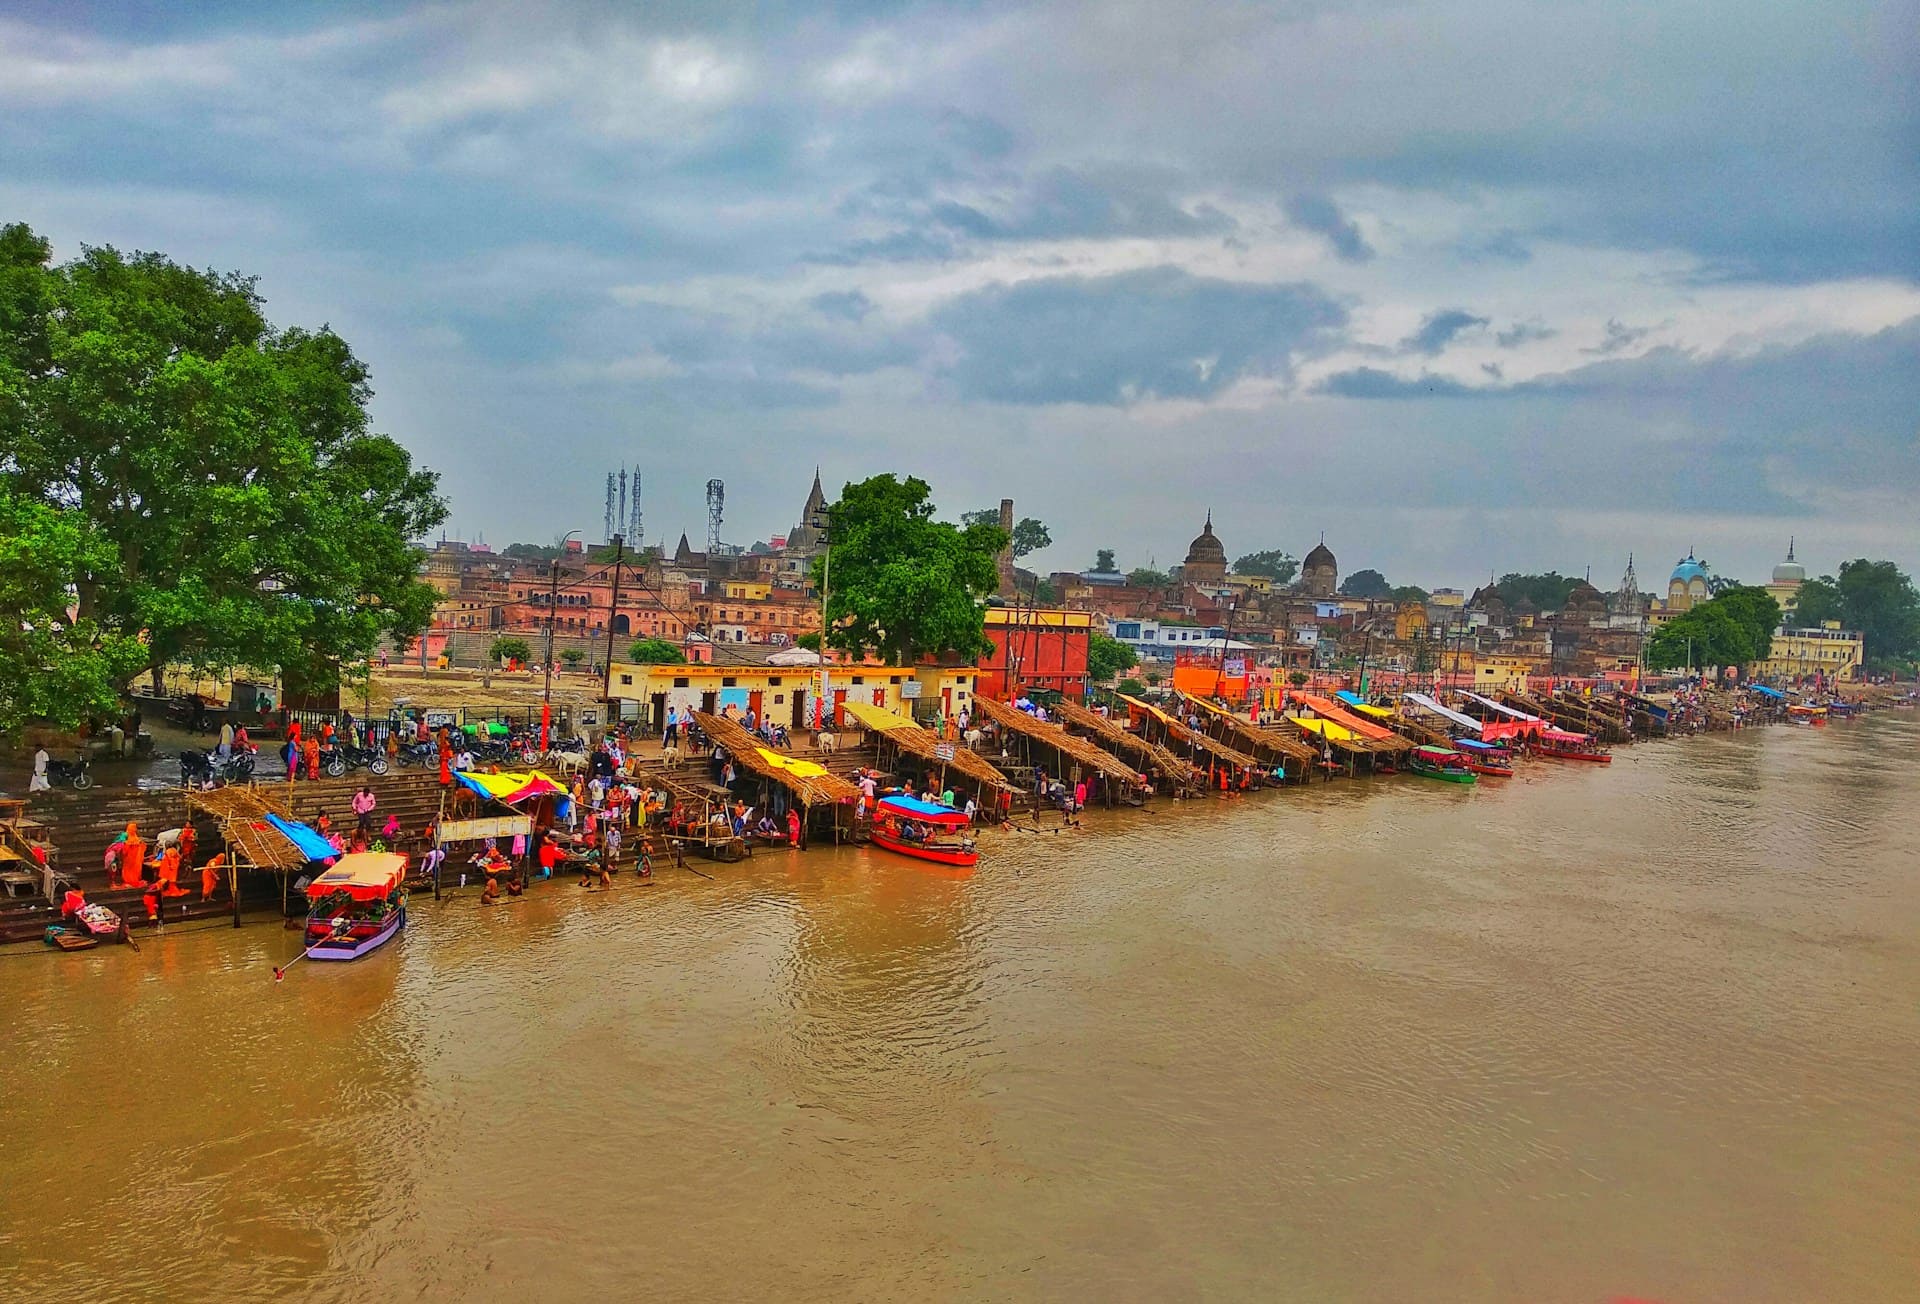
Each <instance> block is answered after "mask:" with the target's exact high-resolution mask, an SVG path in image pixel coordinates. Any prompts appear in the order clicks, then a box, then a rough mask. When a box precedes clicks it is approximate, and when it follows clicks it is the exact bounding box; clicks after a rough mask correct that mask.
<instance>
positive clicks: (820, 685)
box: [607, 661, 972, 732]
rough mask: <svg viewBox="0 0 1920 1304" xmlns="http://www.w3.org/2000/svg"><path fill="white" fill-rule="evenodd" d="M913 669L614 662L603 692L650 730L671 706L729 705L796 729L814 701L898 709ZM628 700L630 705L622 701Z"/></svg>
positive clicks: (808, 719) (805, 724) (810, 718)
mask: <svg viewBox="0 0 1920 1304" xmlns="http://www.w3.org/2000/svg"><path fill="white" fill-rule="evenodd" d="M918 673H919V672H918V671H916V670H911V669H908V668H906V667H904V666H855V665H825V666H817V665H815V666H764V665H763V666H730V665H725V664H719V665H676V666H642V665H634V664H632V663H630V662H624V661H616V662H614V663H613V665H612V667H611V668H610V669H609V670H608V672H607V698H608V700H609V701H614V702H619V703H621V704H622V706H621V709H620V711H619V714H620V716H621V717H622V718H625V719H639V720H642V721H644V722H646V723H647V724H648V725H649V726H651V727H652V728H653V729H654V730H655V731H656V732H657V731H658V730H659V729H660V727H661V726H662V725H664V724H665V723H666V717H667V708H668V707H670V706H671V707H678V708H679V709H680V710H681V711H683V712H684V711H708V712H712V713H714V714H719V713H720V712H722V711H724V710H726V709H727V708H728V707H732V708H734V714H735V715H744V714H745V713H746V712H748V711H751V712H753V714H754V716H755V718H756V719H761V720H766V719H771V720H773V721H775V722H776V723H779V724H783V725H785V726H787V728H789V729H794V730H799V729H808V728H812V727H813V722H814V707H815V705H816V704H825V705H827V706H828V707H829V709H830V710H833V711H835V712H837V711H838V708H839V706H840V704H841V703H843V702H847V701H859V702H868V703H871V704H872V705H874V706H878V707H884V708H885V709H886V710H889V711H898V710H900V709H901V703H902V701H903V700H907V701H909V702H910V701H911V700H912V699H911V698H910V697H905V696H904V695H903V686H904V685H906V684H910V683H912V684H918V683H919V682H920V681H919V680H918V679H917V678H916V676H917V674H918ZM963 673H967V674H971V673H972V672H971V671H970V670H964V671H963ZM915 691H924V690H915ZM969 694H971V685H969ZM969 700H971V699H970V698H969ZM629 702H630V703H633V704H634V705H633V706H632V707H627V706H626V705H625V704H626V703H629ZM841 718H842V719H844V715H842V717H841ZM836 727H839V724H838V722H836Z"/></svg>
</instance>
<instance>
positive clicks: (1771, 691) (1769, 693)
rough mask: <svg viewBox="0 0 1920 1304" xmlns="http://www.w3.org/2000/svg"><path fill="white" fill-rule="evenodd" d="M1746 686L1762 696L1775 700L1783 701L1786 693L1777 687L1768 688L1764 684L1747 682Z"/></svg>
mask: <svg viewBox="0 0 1920 1304" xmlns="http://www.w3.org/2000/svg"><path fill="white" fill-rule="evenodd" d="M1747 687H1748V688H1749V689H1751V690H1753V691H1754V692H1756V693H1758V694H1760V696H1762V697H1771V698H1772V699H1773V700H1774V701H1776V702H1784V701H1786V700H1787V695H1786V694H1785V693H1783V692H1781V691H1780V690H1779V689H1777V688H1768V687H1767V686H1766V685H1765V684H1748V685H1747Z"/></svg>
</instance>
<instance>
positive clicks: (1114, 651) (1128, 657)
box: [1087, 630, 1140, 683]
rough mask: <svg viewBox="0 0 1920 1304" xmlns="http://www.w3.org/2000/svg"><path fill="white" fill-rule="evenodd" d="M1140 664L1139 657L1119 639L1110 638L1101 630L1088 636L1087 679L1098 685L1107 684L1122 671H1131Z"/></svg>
mask: <svg viewBox="0 0 1920 1304" xmlns="http://www.w3.org/2000/svg"><path fill="white" fill-rule="evenodd" d="M1139 664H1140V658H1139V656H1138V655H1137V654H1136V653H1135V652H1134V650H1133V649H1132V648H1130V647H1128V646H1127V645H1126V644H1125V643H1122V642H1121V641H1120V640H1119V639H1117V638H1109V637H1108V636H1107V635H1105V634H1102V633H1101V632H1100V631H1099V630H1094V631H1092V632H1091V633H1089V634H1088V635H1087V677H1088V678H1089V679H1092V680H1094V681H1095V682H1096V683H1105V682H1106V681H1108V680H1109V679H1112V678H1113V677H1114V676H1115V675H1117V674H1119V673H1120V672H1121V671H1122V670H1131V669H1133V668H1134V667H1135V666H1137V665H1139Z"/></svg>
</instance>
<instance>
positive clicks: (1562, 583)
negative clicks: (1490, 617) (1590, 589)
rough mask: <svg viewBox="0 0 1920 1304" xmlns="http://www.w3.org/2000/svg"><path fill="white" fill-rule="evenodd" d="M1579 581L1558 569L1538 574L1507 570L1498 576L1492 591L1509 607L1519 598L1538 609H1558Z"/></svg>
mask: <svg viewBox="0 0 1920 1304" xmlns="http://www.w3.org/2000/svg"><path fill="white" fill-rule="evenodd" d="M1579 583H1580V581H1579V580H1577V579H1575V578H1574V577H1573V576H1571V575H1562V574H1561V573H1560V572H1559V571H1547V572H1545V573H1544V574H1540V575H1522V574H1519V573H1518V572H1514V571H1509V572H1508V573H1507V574H1505V575H1502V576H1501V577H1500V582H1499V583H1498V584H1496V585H1494V586H1493V587H1494V591H1495V592H1496V593H1498V594H1499V595H1500V600H1501V601H1502V602H1505V603H1506V604H1507V605H1508V606H1509V607H1511V606H1515V605H1516V604H1518V603H1519V602H1520V601H1521V599H1523V598H1524V599H1525V600H1526V601H1528V602H1530V603H1532V604H1533V606H1534V608H1535V609H1536V610H1539V611H1558V610H1560V608H1562V607H1564V606H1566V605H1567V598H1568V596H1569V595H1570V594H1571V593H1572V592H1573V590H1574V586H1576V585H1577V584H1579Z"/></svg>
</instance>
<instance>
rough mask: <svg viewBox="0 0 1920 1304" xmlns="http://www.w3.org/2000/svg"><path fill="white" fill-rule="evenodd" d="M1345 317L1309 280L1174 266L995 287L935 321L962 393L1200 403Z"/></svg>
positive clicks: (1007, 398)
mask: <svg viewBox="0 0 1920 1304" xmlns="http://www.w3.org/2000/svg"><path fill="white" fill-rule="evenodd" d="M1345 322H1346V312H1345V310H1344V309H1342V308H1341V307H1340V306H1339V305H1338V304H1337V303H1335V302H1334V301H1333V300H1332V299H1330V298H1328V297H1327V295H1326V294H1324V293H1323V292H1321V291H1320V290H1319V289H1317V288H1316V287H1314V286H1311V285H1244V284H1237V283H1234V282H1230V281H1220V280H1211V279H1207V278H1203V277H1197V276H1192V275H1189V274H1188V273H1186V272H1183V271H1181V270H1179V269H1178V268H1174V267H1156V268H1148V269H1146V270H1143V271H1137V272H1124V273H1121V274H1119V275H1115V276H1104V277H1081V276H1068V277H1054V278H1048V279H1043V280H1034V281H1024V282H1021V283H1020V284H1017V285H1012V286H1005V285H995V286H991V287H989V288H987V289H984V290H977V291H975V292H973V293H971V294H967V295H963V296H962V297H960V298H958V299H956V300H954V301H953V302H951V303H949V304H947V305H946V306H945V307H943V308H942V309H941V310H940V311H939V312H938V313H936V314H935V316H934V325H935V327H936V328H937V329H939V330H940V331H941V332H943V333H944V334H945V335H946V336H948V337H949V338H950V339H951V340H952V341H953V343H954V345H955V346H956V347H957V349H958V351H959V356H958V360H957V361H956V362H955V363H954V364H953V366H952V368H951V375H952V377H953V380H954V382H955V384H956V386H957V387H958V389H959V391H960V393H961V394H962V395H963V396H964V397H967V398H978V399H988V400H993V401H996V402H1003V403H1028V404H1034V403H1040V404H1044V403H1125V402H1130V401H1133V400H1135V399H1141V398H1149V397H1158V398H1206V397H1209V396H1211V395H1213V394H1217V393H1219V392H1220V391H1221V390H1223V389H1225V388H1226V387H1227V386H1229V385H1231V384H1232V383H1233V382H1234V381H1236V380H1238V379H1240V378H1241V377H1242V376H1248V375H1278V376H1284V375H1287V374H1288V373H1289V372H1290V371H1291V369H1292V360H1293V357H1294V356H1295V354H1297V353H1300V352H1305V351H1311V350H1314V349H1317V348H1320V347H1324V346H1326V345H1327V344H1328V343H1330V342H1331V341H1332V339H1333V337H1334V333H1335V332H1336V331H1337V329H1338V328H1339V327H1341V326H1343V325H1344V324H1345Z"/></svg>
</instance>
